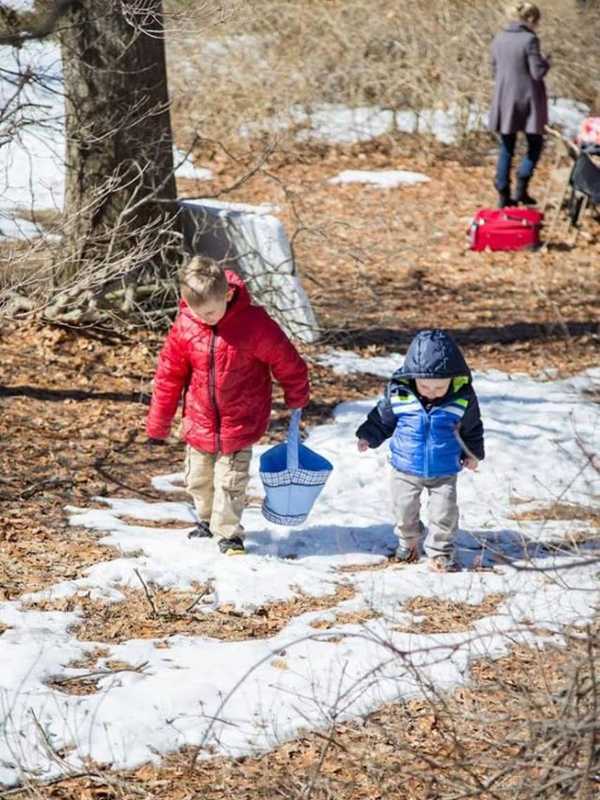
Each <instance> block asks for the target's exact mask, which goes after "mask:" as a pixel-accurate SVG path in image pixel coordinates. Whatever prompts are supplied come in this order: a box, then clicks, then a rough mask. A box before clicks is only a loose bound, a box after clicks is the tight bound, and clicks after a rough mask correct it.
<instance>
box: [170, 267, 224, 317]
mask: <svg viewBox="0 0 600 800" xmlns="http://www.w3.org/2000/svg"><path fill="white" fill-rule="evenodd" d="M179 285H180V287H181V296H182V297H183V299H184V300H185V301H186V302H187V303H188V305H190V306H191V307H192V308H194V307H198V306H201V305H203V304H204V303H206V302H207V301H208V300H221V299H222V298H223V297H224V296H225V294H226V293H227V288H228V286H229V284H228V282H227V276H226V275H225V270H224V269H223V267H222V266H221V264H219V263H218V262H217V261H214V260H213V259H212V258H206V257H205V256H194V257H193V258H192V259H190V261H188V263H187V264H186V265H185V267H183V269H182V270H181V272H180V274H179Z"/></svg>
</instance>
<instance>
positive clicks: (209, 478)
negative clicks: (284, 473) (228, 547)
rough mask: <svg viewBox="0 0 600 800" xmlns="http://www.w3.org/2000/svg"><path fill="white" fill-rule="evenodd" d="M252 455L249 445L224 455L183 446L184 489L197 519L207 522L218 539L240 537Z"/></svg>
mask: <svg viewBox="0 0 600 800" xmlns="http://www.w3.org/2000/svg"><path fill="white" fill-rule="evenodd" d="M251 456H252V448H251V447H246V448H245V449H244V450H238V451H237V452H235V453H227V455H225V454H224V453H205V452H204V451H203V450H195V449H194V448H193V447H190V446H189V445H187V447H186V452H185V485H186V488H187V490H188V492H189V493H190V494H191V496H192V499H193V501H194V505H195V507H196V512H197V513H198V518H199V519H200V521H201V522H208V525H209V527H210V529H211V531H212V534H213V536H215V537H216V538H217V539H229V538H231V537H232V536H240V537H241V538H243V533H244V529H243V528H242V526H241V525H240V519H241V517H242V511H243V510H244V505H245V502H246V487H247V486H248V480H249V474H248V471H249V469H250V458H251Z"/></svg>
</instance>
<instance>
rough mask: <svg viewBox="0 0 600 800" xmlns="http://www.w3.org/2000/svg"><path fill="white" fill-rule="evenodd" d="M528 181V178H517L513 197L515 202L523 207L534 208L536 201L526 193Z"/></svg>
mask: <svg viewBox="0 0 600 800" xmlns="http://www.w3.org/2000/svg"><path fill="white" fill-rule="evenodd" d="M529 180H530V179H529V178H517V194H516V195H515V202H516V203H521V205H524V206H536V205H537V200H536V199H535V197H532V196H531V195H530V194H529V192H528V191H527V187H528V186H529Z"/></svg>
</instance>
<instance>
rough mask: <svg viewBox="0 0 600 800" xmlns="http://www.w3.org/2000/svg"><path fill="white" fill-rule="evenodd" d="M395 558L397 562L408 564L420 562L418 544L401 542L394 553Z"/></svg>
mask: <svg viewBox="0 0 600 800" xmlns="http://www.w3.org/2000/svg"><path fill="white" fill-rule="evenodd" d="M394 558H395V560H396V561H404V562H405V563H406V564H412V563H413V562H414V561H418V560H419V545H418V544H417V542H400V544H399V545H398V547H397V548H396V552H395V553H394Z"/></svg>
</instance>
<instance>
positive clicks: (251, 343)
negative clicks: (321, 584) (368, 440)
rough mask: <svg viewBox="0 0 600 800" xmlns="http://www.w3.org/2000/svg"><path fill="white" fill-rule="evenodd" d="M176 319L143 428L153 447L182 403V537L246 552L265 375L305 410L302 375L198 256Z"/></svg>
mask: <svg viewBox="0 0 600 800" xmlns="http://www.w3.org/2000/svg"><path fill="white" fill-rule="evenodd" d="M181 295H182V300H181V303H180V310H179V314H178V315H177V318H176V320H175V322H174V323H173V326H172V328H171V330H170V331H169V334H168V336H167V339H166V341H165V344H164V346H163V349H162V350H161V353H160V355H159V358H158V366H157V368H156V374H155V377H154V391H153V394H152V402H151V403H150V411H149V412H148V419H147V422H146V432H147V434H148V436H149V437H150V439H151V440H161V439H165V438H166V437H167V436H168V435H169V431H170V429H171V422H172V420H173V417H174V416H175V412H176V410H177V406H178V404H179V400H180V399H181V397H183V427H182V436H183V439H184V440H185V442H186V445H187V447H186V456H185V482H186V488H187V490H188V492H189V493H190V494H191V496H192V498H193V501H194V505H195V507H196V511H197V513H198V518H199V524H198V526H197V527H196V529H195V530H194V531H192V532H191V533H190V534H189V535H190V537H192V536H200V537H207V536H208V537H210V536H214V537H215V538H216V539H217V540H218V545H219V548H220V550H221V552H223V553H227V554H230V555H233V554H237V553H244V552H245V551H244V542H243V528H242V527H241V525H240V518H241V516H242V511H243V509H244V503H245V495H246V487H247V485H248V471H249V467H250V458H251V453H252V445H253V444H254V443H255V442H257V441H258V440H259V439H260V437H261V436H262V435H263V433H264V432H265V431H266V430H267V427H268V425H269V419H270V415H271V395H272V382H271V375H273V377H274V378H275V380H277V381H278V383H280V384H281V386H282V387H283V390H284V395H285V402H286V404H287V405H288V407H289V408H290V409H294V408H302V407H303V406H305V405H306V404H307V403H308V398H309V384H308V368H307V366H306V364H305V362H304V361H303V360H302V358H301V357H300V355H299V354H298V351H297V350H296V348H295V347H294V346H293V344H292V343H291V342H290V340H289V339H288V338H287V336H286V335H285V333H284V332H283V331H282V330H281V328H280V327H279V325H278V324H277V323H276V322H275V321H274V320H272V319H271V317H270V316H269V315H268V314H267V312H266V311H265V310H264V309H263V308H261V307H260V306H254V305H252V304H251V300H250V295H249V294H248V290H247V289H246V287H245V285H244V282H243V281H242V280H241V278H239V277H238V276H237V275H236V274H235V273H234V272H230V271H229V270H227V271H226V270H224V269H223V268H222V267H221V266H220V265H219V264H218V263H216V262H214V261H212V260H210V259H206V258H202V257H199V256H196V257H194V258H192V260H191V261H190V262H189V264H188V265H187V267H185V268H184V270H183V272H182V274H181Z"/></svg>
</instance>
